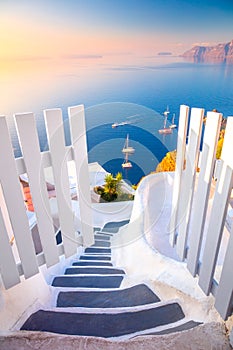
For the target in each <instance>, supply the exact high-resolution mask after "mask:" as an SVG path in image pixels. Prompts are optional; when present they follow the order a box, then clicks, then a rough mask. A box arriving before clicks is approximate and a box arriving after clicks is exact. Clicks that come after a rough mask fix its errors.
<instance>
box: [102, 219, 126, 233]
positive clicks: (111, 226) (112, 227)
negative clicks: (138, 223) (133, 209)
mask: <svg viewBox="0 0 233 350" xmlns="http://www.w3.org/2000/svg"><path fill="white" fill-rule="evenodd" d="M128 223H129V220H123V221H120V222H108V223H107V224H106V225H105V226H104V227H103V229H102V231H103V232H110V233H116V232H118V230H119V228H120V227H122V226H124V225H127V224H128Z"/></svg>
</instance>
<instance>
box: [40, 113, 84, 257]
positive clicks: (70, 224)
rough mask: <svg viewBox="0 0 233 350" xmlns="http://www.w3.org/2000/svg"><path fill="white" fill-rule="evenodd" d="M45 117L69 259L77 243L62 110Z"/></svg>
mask: <svg viewBox="0 0 233 350" xmlns="http://www.w3.org/2000/svg"><path fill="white" fill-rule="evenodd" d="M44 117H45V125H46V130H47V137H48V143H49V148H50V155H51V161H52V168H53V175H54V181H55V188H56V198H57V204H58V215H59V221H60V227H61V233H62V240H63V244H64V251H65V256H66V257H69V256H71V255H73V254H75V253H76V251H77V243H76V240H75V228H74V215H73V212H72V205H71V198H70V185H69V177H68V169H67V158H66V156H67V154H66V147H65V137H64V128H63V119H62V111H61V109H50V110H45V111H44Z"/></svg>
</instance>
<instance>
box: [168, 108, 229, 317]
mask: <svg viewBox="0 0 233 350" xmlns="http://www.w3.org/2000/svg"><path fill="white" fill-rule="evenodd" d="M203 115H204V110H203V109H199V108H193V109H192V110H191V116H190V124H189V130H188V133H187V124H188V118H189V108H188V107H187V106H181V109H180V123H179V131H178V143H177V152H178V154H177V164H176V171H175V179H174V190H173V201H172V217H171V222H170V232H171V239H170V241H171V243H172V244H173V245H175V246H176V250H177V253H178V255H179V257H180V258H181V259H182V260H185V259H186V261H187V267H188V269H189V271H190V272H191V274H192V275H193V276H196V275H198V276H199V285H200V287H201V288H202V290H203V291H204V292H205V293H206V294H207V295H208V294H209V293H212V294H213V295H214V296H215V306H216V309H217V310H218V311H219V313H220V314H221V316H222V317H223V318H224V319H226V318H227V317H228V316H229V315H231V314H232V308H233V278H232V263H233V258H232V257H233V232H232V231H231V234H230V237H229V240H228V244H227V250H226V254H225V258H224V262H223V265H222V270H221V276H220V280H219V282H217V281H216V280H215V279H214V275H215V271H216V263H217V258H218V254H219V250H220V245H221V240H222V235H223V229H224V224H225V220H226V213H227V208H228V204H229V199H230V194H231V191H232V187H233V176H232V174H233V154H232V150H233V117H228V119H227V126H226V131H225V138H224V144H223V149H222V154H221V169H220V172H219V177H218V179H217V181H216V185H215V191H214V197H213V200H212V208H211V209H210V207H209V203H210V201H209V198H210V187H211V181H213V180H212V178H213V173H214V165H215V155H216V146H217V141H218V137H219V130H220V125H221V120H222V115H221V114H220V113H216V112H208V113H207V121H206V125H205V128H204V129H205V130H204V136H203V145H202V151H201V152H200V141H201V132H202V125H203ZM187 137H188V142H187V144H186V139H187ZM198 166H199V167H200V170H199V171H197V167H198ZM209 211H210V214H209ZM207 215H210V217H209V216H208V220H207ZM232 227H233V225H232ZM204 232H205V236H204Z"/></svg>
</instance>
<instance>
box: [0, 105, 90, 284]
mask: <svg viewBox="0 0 233 350" xmlns="http://www.w3.org/2000/svg"><path fill="white" fill-rule="evenodd" d="M68 115H69V125H70V132H71V146H69V147H67V146H66V145H65V138H64V127H63V118H62V111H61V110H60V109H51V110H45V111H44V119H45V125H46V131H47V139H48V144H49V151H47V152H43V153H42V152H41V151H40V146H39V139H38V133H37V129H36V121H35V118H34V115H33V114H32V113H27V114H17V115H15V124H16V128H17V133H18V137H19V141H20V146H21V150H22V154H23V157H22V158H18V159H15V158H14V153H13V147H12V144H11V139H10V134H9V130H8V127H7V120H6V118H5V117H4V116H2V117H0V133H1V135H0V185H1V188H0V189H1V191H0V204H1V207H0V272H1V277H2V281H3V283H4V286H5V288H10V287H12V286H14V285H16V284H17V283H19V282H20V276H21V275H24V277H25V278H28V277H31V276H33V275H35V274H37V273H38V266H40V265H42V264H46V265H47V267H49V266H52V265H54V264H56V263H57V262H59V256H60V255H62V254H65V256H66V257H69V256H72V255H73V254H75V253H76V252H77V246H78V245H79V243H78V239H77V234H76V232H75V220H74V219H75V218H74V213H73V210H72V202H71V197H70V183H69V176H68V175H69V174H68V170H67V162H68V161H70V160H74V162H75V168H76V184H77V197H78V204H79V211H80V221H81V232H82V244H83V245H84V246H89V245H91V244H93V242H94V234H93V225H92V209H91V195H90V183H89V173H88V158H87V145H86V126H85V116H84V107H83V106H82V105H80V106H76V107H71V108H69V110H68ZM48 167H51V168H52V173H53V177H54V184H55V191H56V199H57V208H58V217H59V223H60V230H61V235H62V244H60V245H59V246H58V245H57V244H56V239H55V228H54V224H53V218H52V215H51V207H50V203H49V198H48V191H47V184H46V178H45V172H44V169H45V168H48ZM24 173H26V174H27V177H28V180H29V185H30V191H31V194H32V198H33V206H34V209H35V216H36V222H37V226H38V231H39V237H40V241H41V245H42V249H43V250H42V252H41V253H40V254H37V255H36V253H35V248H34V244H33V240H32V234H31V230H30V227H29V221H28V216H27V212H26V209H25V203H24V198H23V193H22V188H21V184H20V180H19V176H20V175H21V174H24ZM9 226H10V227H9ZM9 232H13V234H14V238H15V242H14V245H16V246H17V253H18V256H19V261H16V256H15V254H13V249H12V246H11V245H10V242H9V238H10V237H9V235H10V233H9Z"/></svg>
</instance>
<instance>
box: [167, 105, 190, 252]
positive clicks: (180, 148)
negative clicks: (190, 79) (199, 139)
mask: <svg viewBox="0 0 233 350" xmlns="http://www.w3.org/2000/svg"><path fill="white" fill-rule="evenodd" d="M188 117H189V107H188V106H185V105H182V106H180V117H179V127H178V137H177V154H176V170H175V175H174V184H173V193H172V214H171V220H170V223H169V227H170V244H171V245H172V246H174V244H175V240H176V226H177V214H178V213H177V211H178V203H179V195H180V186H181V178H182V173H183V169H184V161H185V152H186V138H187V127H188Z"/></svg>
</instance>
